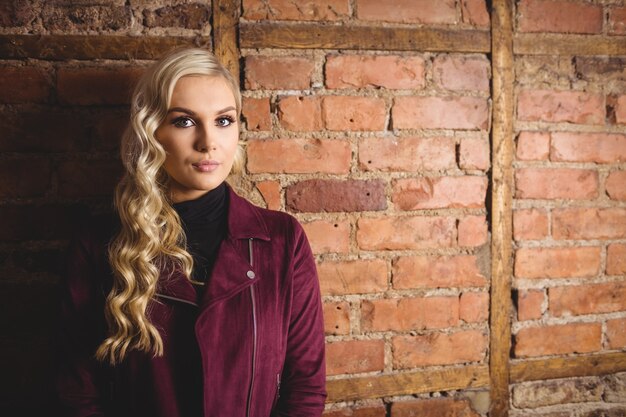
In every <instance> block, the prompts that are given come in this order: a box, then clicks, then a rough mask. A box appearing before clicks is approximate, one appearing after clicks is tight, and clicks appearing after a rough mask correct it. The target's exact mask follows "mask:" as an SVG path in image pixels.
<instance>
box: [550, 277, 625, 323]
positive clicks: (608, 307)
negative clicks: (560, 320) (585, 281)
mask: <svg viewBox="0 0 626 417" xmlns="http://www.w3.org/2000/svg"><path fill="white" fill-rule="evenodd" d="M548 299H549V300H550V307H549V308H550V313H551V314H552V315H553V316H570V315H574V316H578V315H582V314H596V313H611V312H614V311H621V310H626V284H624V283H619V282H609V283H604V284H590V285H575V286H567V287H553V288H550V289H549V290H548Z"/></svg>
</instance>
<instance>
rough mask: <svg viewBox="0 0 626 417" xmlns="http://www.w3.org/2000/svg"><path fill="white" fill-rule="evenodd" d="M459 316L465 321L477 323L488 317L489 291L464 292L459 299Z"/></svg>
mask: <svg viewBox="0 0 626 417" xmlns="http://www.w3.org/2000/svg"><path fill="white" fill-rule="evenodd" d="M459 316H460V319H461V320H463V321H464V322H465V323H479V322H482V321H487V320H488V319H489V293H486V292H465V293H463V294H461V298H460V299H459Z"/></svg>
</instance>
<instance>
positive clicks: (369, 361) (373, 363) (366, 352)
mask: <svg viewBox="0 0 626 417" xmlns="http://www.w3.org/2000/svg"><path fill="white" fill-rule="evenodd" d="M384 347H385V342H384V341H383V340H351V341H345V342H333V343H327V344H326V374H327V375H338V374H355V373H358V372H370V371H382V370H383V366H384V360H385V358H384V354H385V352H384V350H385V349H384Z"/></svg>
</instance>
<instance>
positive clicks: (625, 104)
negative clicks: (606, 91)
mask: <svg viewBox="0 0 626 417" xmlns="http://www.w3.org/2000/svg"><path fill="white" fill-rule="evenodd" d="M609 104H610V105H612V106H613V117H614V118H615V121H614V123H617V124H620V125H624V124H626V95H621V96H618V97H607V106H608V105H609Z"/></svg>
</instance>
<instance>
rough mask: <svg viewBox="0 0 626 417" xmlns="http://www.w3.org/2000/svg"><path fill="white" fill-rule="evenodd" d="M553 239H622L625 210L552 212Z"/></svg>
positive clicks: (625, 227) (625, 229) (625, 220)
mask: <svg viewBox="0 0 626 417" xmlns="http://www.w3.org/2000/svg"><path fill="white" fill-rule="evenodd" d="M552 236H553V237H554V238H555V239H623V238H624V237H626V208H618V207H616V208H572V209H554V210H552Z"/></svg>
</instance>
